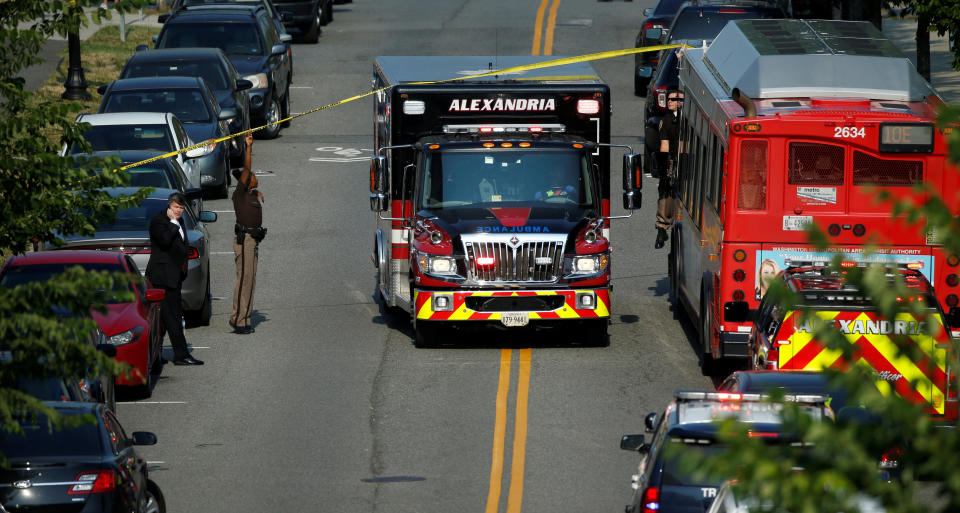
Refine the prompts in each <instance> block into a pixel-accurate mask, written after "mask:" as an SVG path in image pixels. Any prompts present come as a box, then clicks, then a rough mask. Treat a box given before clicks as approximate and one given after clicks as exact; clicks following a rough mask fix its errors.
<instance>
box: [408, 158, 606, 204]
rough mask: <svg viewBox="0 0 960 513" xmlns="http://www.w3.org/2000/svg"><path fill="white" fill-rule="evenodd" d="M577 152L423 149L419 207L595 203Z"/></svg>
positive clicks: (584, 167)
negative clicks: (439, 150)
mask: <svg viewBox="0 0 960 513" xmlns="http://www.w3.org/2000/svg"><path fill="white" fill-rule="evenodd" d="M590 178H591V177H590V173H589V169H588V166H587V160H586V157H585V155H584V154H583V153H581V152H578V151H570V150H561V149H557V150H525V151H516V150H505V149H490V150H484V151H476V150H470V151H460V150H453V151H444V152H433V153H430V154H428V156H427V162H426V165H425V166H424V180H423V184H424V185H423V190H422V191H421V196H420V202H419V206H420V207H421V208H426V209H443V208H450V207H462V206H467V205H476V204H484V205H485V206H488V207H489V206H491V204H493V205H492V206H539V205H543V204H544V203H554V204H558V205H570V206H578V207H581V208H595V202H596V199H595V197H594V193H593V182H592V181H591V179H590Z"/></svg>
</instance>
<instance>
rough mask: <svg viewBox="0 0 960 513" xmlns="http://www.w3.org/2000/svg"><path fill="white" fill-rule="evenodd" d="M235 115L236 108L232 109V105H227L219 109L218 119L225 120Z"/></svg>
mask: <svg viewBox="0 0 960 513" xmlns="http://www.w3.org/2000/svg"><path fill="white" fill-rule="evenodd" d="M235 117H237V109H234V108H233V107H227V108H225V109H223V110H221V111H220V116H219V117H218V119H219V120H220V121H226V120H228V119H233V118H235Z"/></svg>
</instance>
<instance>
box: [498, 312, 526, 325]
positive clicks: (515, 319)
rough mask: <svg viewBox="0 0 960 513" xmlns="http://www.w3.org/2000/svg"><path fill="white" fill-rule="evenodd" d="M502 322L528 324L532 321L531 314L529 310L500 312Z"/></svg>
mask: <svg viewBox="0 0 960 513" xmlns="http://www.w3.org/2000/svg"><path fill="white" fill-rule="evenodd" d="M500 322H502V323H503V325H504V326H511V327H512V326H526V325H527V324H529V323H530V314H529V313H527V312H506V313H502V314H500Z"/></svg>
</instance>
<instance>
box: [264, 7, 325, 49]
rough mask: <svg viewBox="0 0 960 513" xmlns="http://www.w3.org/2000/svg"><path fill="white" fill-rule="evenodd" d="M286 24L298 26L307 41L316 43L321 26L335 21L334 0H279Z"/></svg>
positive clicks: (286, 25)
mask: <svg viewBox="0 0 960 513" xmlns="http://www.w3.org/2000/svg"><path fill="white" fill-rule="evenodd" d="M276 4H277V9H279V10H280V12H282V13H283V14H284V15H285V21H284V26H285V27H287V28H290V27H296V28H297V29H298V30H299V31H300V34H301V37H302V38H303V41H304V42H305V43H316V42H317V40H318V39H319V38H320V26H321V25H326V24H328V23H330V22H331V21H333V0H277V2H276Z"/></svg>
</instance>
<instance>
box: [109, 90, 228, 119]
mask: <svg viewBox="0 0 960 513" xmlns="http://www.w3.org/2000/svg"><path fill="white" fill-rule="evenodd" d="M100 112H104V113H107V112H172V113H174V114H175V115H176V116H177V117H178V118H179V119H180V121H182V122H184V123H209V122H210V119H211V118H212V116H211V113H210V107H209V106H208V105H207V102H206V100H204V97H203V93H202V92H201V91H200V90H199V89H156V90H152V91H150V90H139V91H114V92H111V93H108V94H107V97H106V98H104V100H103V107H102V108H101V110H100Z"/></svg>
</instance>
